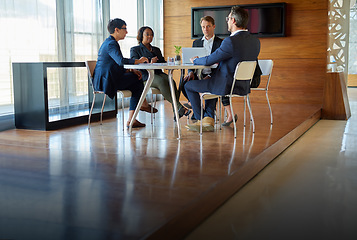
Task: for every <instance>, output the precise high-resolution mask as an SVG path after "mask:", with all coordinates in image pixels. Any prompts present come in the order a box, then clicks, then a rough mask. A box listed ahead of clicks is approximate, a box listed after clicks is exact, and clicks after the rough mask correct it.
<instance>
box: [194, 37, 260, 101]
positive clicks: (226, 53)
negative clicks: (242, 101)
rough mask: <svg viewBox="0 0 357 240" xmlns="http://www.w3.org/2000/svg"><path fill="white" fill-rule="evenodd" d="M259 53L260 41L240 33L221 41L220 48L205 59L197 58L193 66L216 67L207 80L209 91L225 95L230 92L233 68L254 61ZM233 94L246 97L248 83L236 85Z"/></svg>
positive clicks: (248, 87) (248, 90)
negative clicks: (240, 63) (244, 62)
mask: <svg viewBox="0 0 357 240" xmlns="http://www.w3.org/2000/svg"><path fill="white" fill-rule="evenodd" d="M259 52H260V41H259V39H258V38H256V37H254V36H253V35H251V34H250V33H249V32H248V31H240V32H238V33H236V34H235V35H233V36H230V37H228V38H226V39H224V40H223V42H222V43H221V46H220V47H219V48H218V49H217V50H216V51H214V52H213V53H212V54H210V55H209V56H206V57H202V58H197V59H195V61H194V64H195V65H206V66H209V65H212V64H215V63H218V67H217V69H216V71H215V72H214V73H212V75H211V76H212V77H211V78H210V79H207V81H209V82H208V88H209V91H210V92H211V93H213V94H217V95H226V94H229V93H230V91H231V87H232V83H233V75H234V72H235V68H236V66H237V64H238V63H239V62H242V61H256V60H257V59H258V55H259ZM234 93H236V94H239V95H246V94H248V93H250V81H249V80H246V81H239V82H237V83H236V87H235V89H234Z"/></svg>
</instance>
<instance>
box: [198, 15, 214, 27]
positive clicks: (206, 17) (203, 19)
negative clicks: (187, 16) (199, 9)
mask: <svg viewBox="0 0 357 240" xmlns="http://www.w3.org/2000/svg"><path fill="white" fill-rule="evenodd" d="M202 21H207V22H210V23H212V25H215V24H214V19H213V17H211V16H204V17H201V20H200V24H201V23H202Z"/></svg>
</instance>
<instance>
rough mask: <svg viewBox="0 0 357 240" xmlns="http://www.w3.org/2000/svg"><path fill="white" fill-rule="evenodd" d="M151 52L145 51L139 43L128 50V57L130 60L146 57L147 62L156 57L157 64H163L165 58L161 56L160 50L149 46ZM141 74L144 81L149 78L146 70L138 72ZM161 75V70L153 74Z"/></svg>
mask: <svg viewBox="0 0 357 240" xmlns="http://www.w3.org/2000/svg"><path fill="white" fill-rule="evenodd" d="M151 48H152V51H150V50H149V49H147V48H146V47H145V46H144V44H142V43H140V44H139V45H138V46H135V47H132V48H130V57H131V58H132V59H140V58H141V57H147V59H148V60H149V61H151V59H152V58H154V57H157V62H158V63H165V62H166V61H165V58H164V57H163V56H162V53H161V50H160V48H158V47H154V46H151ZM140 71H141V73H142V78H143V80H144V81H146V80H147V79H148V77H149V74H148V71H146V70H140ZM160 73H163V71H162V70H160V69H156V70H155V74H160Z"/></svg>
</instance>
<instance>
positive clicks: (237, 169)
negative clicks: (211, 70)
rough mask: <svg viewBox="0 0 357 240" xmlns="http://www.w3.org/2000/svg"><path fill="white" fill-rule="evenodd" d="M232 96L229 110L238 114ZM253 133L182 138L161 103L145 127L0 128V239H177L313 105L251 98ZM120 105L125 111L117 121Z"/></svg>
mask: <svg viewBox="0 0 357 240" xmlns="http://www.w3.org/2000/svg"><path fill="white" fill-rule="evenodd" d="M241 105H242V104H241V101H238V102H236V105H235V109H236V110H237V112H238V113H239V112H241V110H242V107H241ZM252 108H253V114H254V117H255V120H256V133H255V134H252V131H251V126H250V125H247V127H246V128H243V123H242V122H243V121H242V114H239V117H240V118H239V120H238V132H237V133H238V137H237V139H236V140H234V133H233V126H232V127H225V128H222V130H219V127H216V130H215V131H214V132H207V133H204V134H203V136H202V139H201V138H200V136H199V134H198V133H197V132H190V131H188V130H186V129H185V128H184V125H185V124H186V119H185V118H182V119H180V123H181V127H182V139H181V140H177V139H176V138H177V133H176V132H177V129H176V128H175V124H174V121H173V114H172V109H171V107H170V105H169V104H168V103H167V102H163V101H161V102H159V103H158V109H159V113H157V114H156V118H155V120H154V125H152V126H151V124H150V114H148V113H144V112H140V114H139V118H138V119H139V120H140V121H142V122H145V123H147V127H146V128H144V129H139V130H133V133H134V134H133V136H132V137H130V136H128V134H127V132H126V129H125V131H124V132H123V130H122V122H121V115H120V114H122V112H119V114H118V117H117V118H116V119H109V120H105V121H104V122H103V125H99V123H98V122H93V124H92V126H91V129H90V131H89V130H88V129H87V126H86V125H80V126H76V127H72V128H66V129H62V130H58V131H47V132H45V131H31V130H20V129H13V130H8V131H3V132H0V193H1V194H0V239H66V240H67V239H86V240H88V239H143V238H151V239H181V238H183V237H184V236H185V235H186V234H187V233H188V232H189V231H191V230H192V229H193V228H194V227H195V226H197V224H198V223H200V222H201V221H202V220H203V219H205V218H206V217H207V216H208V215H209V214H211V213H212V212H213V211H214V210H215V209H216V208H217V207H218V206H220V205H221V204H222V203H224V202H225V201H226V200H227V199H228V198H229V197H230V196H232V194H234V193H235V192H236V191H237V190H238V189H239V188H241V187H242V186H243V185H244V184H245V183H247V182H248V181H249V180H250V179H251V178H253V177H254V176H255V175H256V174H257V173H258V172H259V171H261V170H262V169H263V168H264V167H265V166H266V165H267V164H268V163H269V162H270V161H272V160H273V159H274V158H275V157H276V156H277V155H279V154H280V153H281V152H282V151H283V150H284V149H285V148H286V147H288V146H289V145H290V144H291V143H292V142H293V141H295V140H296V139H297V138H298V137H299V136H300V135H301V134H302V133H304V132H305V131H306V130H308V129H309V127H311V126H312V125H313V124H314V123H316V122H317V121H318V120H319V118H320V116H321V111H320V106H316V105H298V104H287V103H284V104H283V103H281V104H278V103H274V102H273V104H272V108H273V114H274V124H273V126H271V125H270V117H269V110H268V107H267V104H266V103H264V102H262V103H254V101H253V103H252ZM126 114H127V110H126V111H125V117H127V115H126Z"/></svg>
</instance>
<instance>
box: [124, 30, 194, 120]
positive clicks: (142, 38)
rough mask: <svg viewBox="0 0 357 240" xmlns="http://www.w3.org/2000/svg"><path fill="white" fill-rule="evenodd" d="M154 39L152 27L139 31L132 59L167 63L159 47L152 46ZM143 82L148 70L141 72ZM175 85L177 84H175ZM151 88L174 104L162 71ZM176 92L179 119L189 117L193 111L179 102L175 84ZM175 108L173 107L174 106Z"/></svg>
mask: <svg viewBox="0 0 357 240" xmlns="http://www.w3.org/2000/svg"><path fill="white" fill-rule="evenodd" d="M153 37H154V32H153V30H152V29H151V28H150V27H147V26H144V27H141V28H140V29H139V31H138V35H137V40H138V43H139V45H138V46H135V47H132V48H131V49H130V57H131V58H132V59H139V58H142V57H145V58H147V59H148V60H149V61H150V62H151V63H156V62H157V63H164V62H166V61H165V59H164V57H163V56H162V54H161V51H160V49H159V48H158V47H155V46H152V45H151V42H152V40H153ZM141 73H142V76H143V80H144V81H146V80H147V79H148V75H149V74H148V72H147V71H146V70H141ZM174 84H175V82H174ZM151 87H154V88H157V89H159V90H160V92H161V94H162V95H163V96H164V98H165V99H166V100H167V101H168V102H170V103H171V104H172V97H171V91H170V84H169V77H168V75H167V74H166V73H164V72H163V71H162V70H160V69H157V70H155V76H154V80H153V82H152V84H151ZM175 92H176V94H175V95H176V101H177V109H178V112H179V117H180V118H181V117H182V116H188V115H189V114H190V112H191V110H189V109H186V108H185V107H184V106H182V105H181V103H180V102H179V97H180V96H179V94H178V91H177V88H176V84H175ZM172 107H173V106H172Z"/></svg>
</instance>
